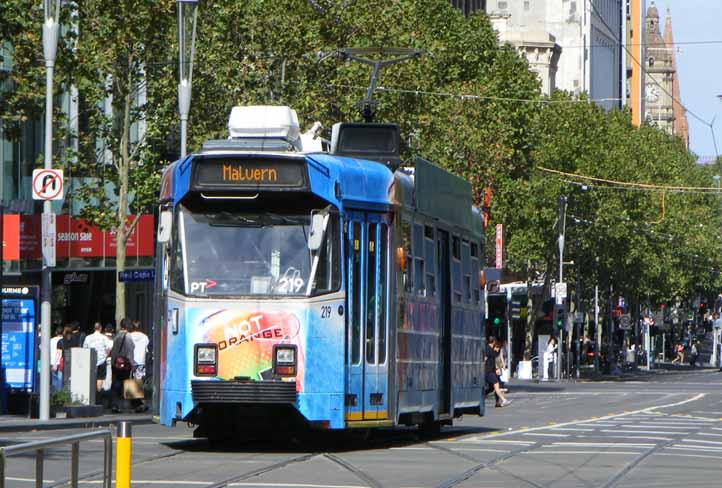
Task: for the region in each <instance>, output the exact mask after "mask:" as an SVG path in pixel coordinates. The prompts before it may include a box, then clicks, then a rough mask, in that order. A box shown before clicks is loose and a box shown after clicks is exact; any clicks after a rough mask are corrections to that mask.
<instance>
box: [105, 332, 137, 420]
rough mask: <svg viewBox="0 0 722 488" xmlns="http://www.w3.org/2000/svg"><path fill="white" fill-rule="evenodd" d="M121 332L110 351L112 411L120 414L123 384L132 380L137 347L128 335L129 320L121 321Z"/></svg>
mask: <svg viewBox="0 0 722 488" xmlns="http://www.w3.org/2000/svg"><path fill="white" fill-rule="evenodd" d="M119 328H120V330H119V331H118V334H117V335H116V336H115V339H113V348H112V349H111V350H110V367H111V370H112V373H113V380H112V383H111V386H110V393H111V402H112V411H113V413H118V412H120V402H121V400H122V398H123V382H124V381H125V380H127V379H129V378H130V374H131V372H132V371H133V368H134V367H135V360H134V359H133V358H134V356H135V345H134V344H133V339H132V338H131V337H130V335H128V320H127V319H123V320H121V321H120V326H119Z"/></svg>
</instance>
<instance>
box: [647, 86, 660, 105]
mask: <svg viewBox="0 0 722 488" xmlns="http://www.w3.org/2000/svg"><path fill="white" fill-rule="evenodd" d="M657 100H659V87H658V86H657V85H655V84H654V83H647V101H648V102H650V103H655V102H656V101H657Z"/></svg>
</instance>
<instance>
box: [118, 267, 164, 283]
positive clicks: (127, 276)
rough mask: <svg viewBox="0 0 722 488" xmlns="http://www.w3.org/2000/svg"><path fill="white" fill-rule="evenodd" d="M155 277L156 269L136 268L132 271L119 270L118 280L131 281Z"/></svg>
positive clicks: (150, 279)
mask: <svg viewBox="0 0 722 488" xmlns="http://www.w3.org/2000/svg"><path fill="white" fill-rule="evenodd" d="M154 279H155V270H154V269H134V270H131V271H118V281H120V282H121V283H128V282H131V281H153V280H154Z"/></svg>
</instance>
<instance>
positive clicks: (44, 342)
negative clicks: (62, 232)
mask: <svg viewBox="0 0 722 488" xmlns="http://www.w3.org/2000/svg"><path fill="white" fill-rule="evenodd" d="M46 8H53V9H54V11H55V13H56V16H55V17H54V18H53V17H52V16H51V17H50V18H48V12H46V20H45V22H44V23H43V56H44V58H45V154H44V164H43V167H44V168H45V169H46V170H47V169H52V167H53V163H52V152H53V70H54V68H55V54H56V51H57V47H58V17H57V12H58V8H59V3H58V4H57V5H53V6H50V7H49V6H46ZM51 215H52V208H51V207H50V202H49V201H45V202H44V203H43V221H44V222H46V221H47V220H50V219H51V217H50V216H51ZM43 230H44V231H45V229H43ZM43 233H45V232H43ZM53 244H54V243H53ZM45 248H46V246H45V245H43V249H45ZM43 254H45V253H43ZM48 264H49V263H48V256H45V255H43V267H42V276H41V280H40V290H41V304H40V412H39V413H40V415H39V417H40V420H48V419H50V321H51V316H52V308H51V307H52V305H51V303H52V289H51V287H52V281H51V275H50V269H51V267H50V266H49V265H48Z"/></svg>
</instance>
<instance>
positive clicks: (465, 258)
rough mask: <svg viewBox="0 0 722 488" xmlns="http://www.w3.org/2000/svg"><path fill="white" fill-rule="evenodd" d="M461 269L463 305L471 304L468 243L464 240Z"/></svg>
mask: <svg viewBox="0 0 722 488" xmlns="http://www.w3.org/2000/svg"><path fill="white" fill-rule="evenodd" d="M461 268H462V271H463V273H464V278H463V292H464V303H471V256H470V250H469V241H467V240H464V241H463V242H462V244H461Z"/></svg>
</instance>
